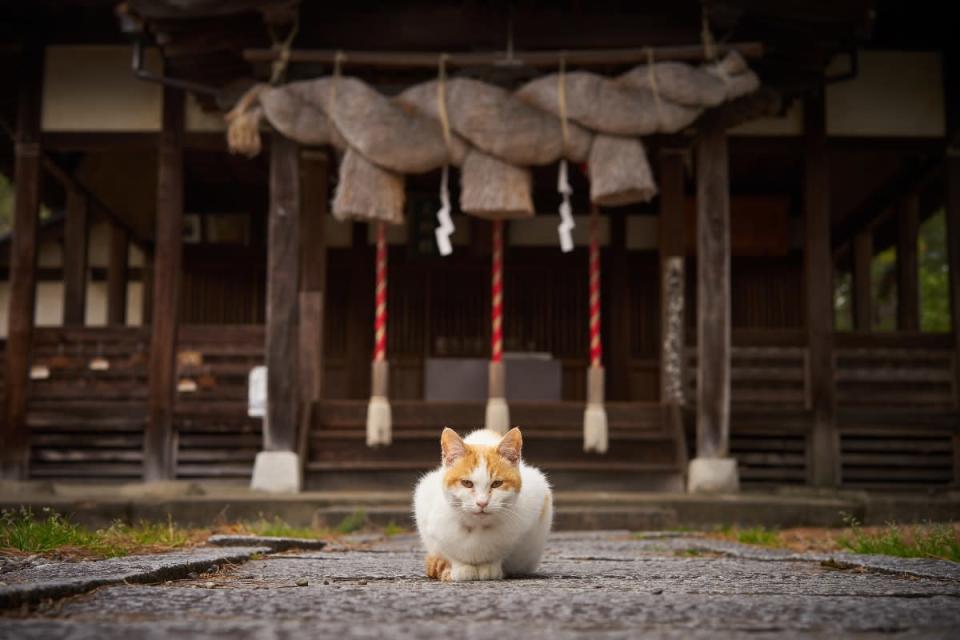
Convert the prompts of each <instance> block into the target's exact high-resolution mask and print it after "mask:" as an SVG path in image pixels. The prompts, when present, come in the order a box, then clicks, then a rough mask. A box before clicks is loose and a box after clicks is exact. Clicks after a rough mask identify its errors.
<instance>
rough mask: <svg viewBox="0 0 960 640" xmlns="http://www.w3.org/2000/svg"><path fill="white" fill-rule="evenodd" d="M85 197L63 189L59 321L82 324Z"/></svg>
mask: <svg viewBox="0 0 960 640" xmlns="http://www.w3.org/2000/svg"><path fill="white" fill-rule="evenodd" d="M88 237H89V236H88V225H87V198H86V197H85V196H84V195H83V194H82V193H80V192H79V191H76V190H74V189H69V190H67V213H66V219H65V220H64V231H63V324H64V325H67V326H83V323H84V322H85V321H86V309H87V244H88Z"/></svg>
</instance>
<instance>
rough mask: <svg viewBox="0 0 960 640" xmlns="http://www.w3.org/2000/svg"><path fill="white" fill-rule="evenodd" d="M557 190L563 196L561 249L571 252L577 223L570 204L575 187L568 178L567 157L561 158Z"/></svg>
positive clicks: (560, 227) (560, 230) (559, 231)
mask: <svg viewBox="0 0 960 640" xmlns="http://www.w3.org/2000/svg"><path fill="white" fill-rule="evenodd" d="M557 191H559V192H560V195H561V197H562V198H563V199H562V200H561V201H560V225H559V226H558V227H557V234H558V235H559V236H560V251H562V252H563V253H570V252H571V251H573V229H574V227H575V226H576V224H575V223H574V221H573V209H572V207H571V206H570V196H571V195H573V189H572V188H571V187H570V181H569V180H568V179H567V160H566V158H561V159H560V172H559V175H558V176H557Z"/></svg>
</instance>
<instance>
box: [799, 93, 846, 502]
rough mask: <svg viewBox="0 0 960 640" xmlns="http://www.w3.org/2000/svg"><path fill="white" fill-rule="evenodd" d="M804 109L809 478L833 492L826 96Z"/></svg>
mask: <svg viewBox="0 0 960 640" xmlns="http://www.w3.org/2000/svg"><path fill="white" fill-rule="evenodd" d="M803 106H804V109H803V110H804V136H803V140H804V153H803V163H804V184H803V215H804V228H803V247H804V251H803V269H804V290H805V297H806V330H807V348H808V356H807V360H808V364H807V367H808V376H807V377H808V381H809V382H808V384H809V389H808V396H809V406H810V409H811V412H812V417H813V431H812V433H811V437H810V443H809V447H810V450H811V454H810V455H809V456H808V459H809V460H810V461H811V465H810V468H809V469H808V479H809V481H810V482H811V483H812V484H814V485H816V486H823V487H831V486H837V485H838V484H839V483H840V438H839V435H838V433H837V428H836V423H835V412H836V397H835V389H834V379H833V371H834V362H833V259H832V256H831V253H830V173H829V166H828V153H827V132H826V107H825V105H824V95H823V91H822V90H821V91H819V92H816V93H813V94H808V95H807V96H806V97H805V98H804V105H803Z"/></svg>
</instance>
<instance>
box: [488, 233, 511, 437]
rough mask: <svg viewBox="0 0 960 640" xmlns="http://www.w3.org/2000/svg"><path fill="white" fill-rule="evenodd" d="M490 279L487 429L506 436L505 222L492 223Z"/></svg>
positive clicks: (508, 410) (508, 426) (508, 424)
mask: <svg viewBox="0 0 960 640" xmlns="http://www.w3.org/2000/svg"><path fill="white" fill-rule="evenodd" d="M491 266H492V273H491V278H490V300H491V304H490V310H491V321H492V325H491V329H492V330H491V332H490V342H491V345H490V384H489V388H488V393H487V410H486V413H485V417H484V428H486V429H489V430H491V431H496V432H497V433H501V434H505V433H506V432H507V430H508V429H509V428H510V409H509V408H508V407H507V400H506V387H507V385H506V372H505V371H504V369H503V220H494V221H493V258H492V265H491Z"/></svg>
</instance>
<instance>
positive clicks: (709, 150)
mask: <svg viewBox="0 0 960 640" xmlns="http://www.w3.org/2000/svg"><path fill="white" fill-rule="evenodd" d="M728 184H729V179H728V168H727V138H726V133H725V132H724V131H723V130H722V129H720V128H718V127H714V128H710V129H707V130H706V131H702V132H701V134H700V137H699V139H698V142H697V349H698V358H697V361H698V365H699V366H698V368H697V457H698V458H726V457H727V456H728V454H729V452H730V447H729V441H730V194H729V191H728V189H729V187H728Z"/></svg>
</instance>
